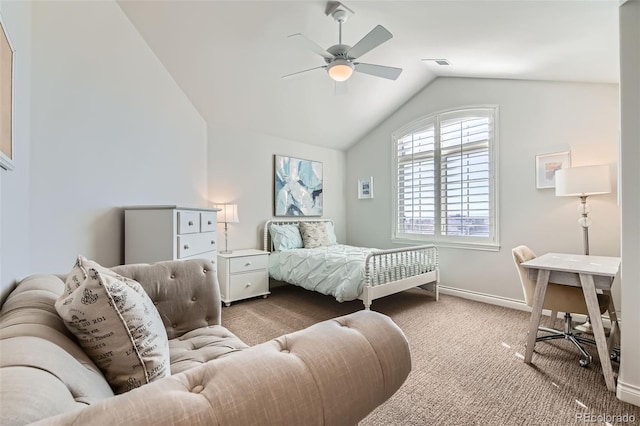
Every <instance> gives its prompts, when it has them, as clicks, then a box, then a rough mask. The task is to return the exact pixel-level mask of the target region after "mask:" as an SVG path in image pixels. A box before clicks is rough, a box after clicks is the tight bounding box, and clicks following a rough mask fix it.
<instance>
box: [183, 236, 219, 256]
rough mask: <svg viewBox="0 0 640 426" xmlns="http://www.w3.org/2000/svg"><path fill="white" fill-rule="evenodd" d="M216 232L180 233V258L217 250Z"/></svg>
mask: <svg viewBox="0 0 640 426" xmlns="http://www.w3.org/2000/svg"><path fill="white" fill-rule="evenodd" d="M216 249H217V246H216V233H215V232H203V233H202V234H188V235H178V259H182V258H184V257H188V256H193V255H196V254H200V253H205V252H208V251H213V250H216Z"/></svg>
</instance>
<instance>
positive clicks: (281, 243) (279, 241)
mask: <svg viewBox="0 0 640 426" xmlns="http://www.w3.org/2000/svg"><path fill="white" fill-rule="evenodd" d="M269 233H270V234H271V242H272V243H273V249H274V250H275V251H281V250H291V249H297V248H302V247H304V245H303V244H302V236H301V235H300V228H298V225H276V224H272V225H271V226H270V227H269Z"/></svg>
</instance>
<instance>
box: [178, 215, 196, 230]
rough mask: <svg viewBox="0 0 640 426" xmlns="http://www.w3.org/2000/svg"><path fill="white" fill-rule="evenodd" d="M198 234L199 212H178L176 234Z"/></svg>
mask: <svg viewBox="0 0 640 426" xmlns="http://www.w3.org/2000/svg"><path fill="white" fill-rule="evenodd" d="M195 232H200V212H191V211H179V212H178V234H193V233H195Z"/></svg>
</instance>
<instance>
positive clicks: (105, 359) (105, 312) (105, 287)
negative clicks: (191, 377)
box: [55, 256, 171, 393]
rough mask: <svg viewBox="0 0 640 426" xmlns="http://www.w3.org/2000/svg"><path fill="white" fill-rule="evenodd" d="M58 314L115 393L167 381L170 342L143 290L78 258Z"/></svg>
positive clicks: (59, 299)
mask: <svg viewBox="0 0 640 426" xmlns="http://www.w3.org/2000/svg"><path fill="white" fill-rule="evenodd" d="M55 306H56V310H57V311H58V314H59V315H60V317H61V318H62V319H63V320H64V323H65V325H66V327H67V328H68V329H69V331H71V333H73V335H74V336H76V338H77V339H78V341H79V343H80V346H82V348H83V349H84V351H85V352H86V353H87V355H89V357H90V358H91V359H92V360H93V362H95V363H96V365H97V366H98V367H99V368H100V370H102V372H103V374H104V375H105V378H106V379H107V381H108V382H109V384H110V385H111V387H112V388H113V390H114V392H115V393H124V392H127V391H129V390H131V389H134V388H137V387H139V386H141V385H143V384H145V383H149V382H152V381H154V380H156V379H161V378H163V377H165V376H169V375H170V374H171V372H170V365H169V340H168V339H167V331H166V330H165V328H164V325H163V324H162V319H161V318H160V314H159V313H158V310H157V309H156V307H155V306H154V305H153V303H152V302H151V299H150V298H149V296H148V295H147V293H145V291H144V289H143V288H142V286H141V285H140V284H139V283H138V282H137V281H134V280H132V279H130V278H125V277H122V276H120V275H118V274H116V273H115V272H113V271H111V270H109V269H107V268H104V267H102V266H100V265H98V264H97V263H95V262H92V261H90V260H87V259H86V258H84V257H83V256H78V260H77V262H76V264H75V266H74V267H73V269H72V270H71V272H70V273H69V275H68V277H67V280H66V283H65V292H64V293H63V294H62V295H61V296H60V297H59V298H58V300H57V301H56V305H55Z"/></svg>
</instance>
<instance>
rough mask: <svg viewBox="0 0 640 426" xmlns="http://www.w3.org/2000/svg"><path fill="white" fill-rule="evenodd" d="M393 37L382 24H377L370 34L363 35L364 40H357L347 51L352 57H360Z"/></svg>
mask: <svg viewBox="0 0 640 426" xmlns="http://www.w3.org/2000/svg"><path fill="white" fill-rule="evenodd" d="M391 37H393V34H391V33H390V32H389V31H388V30H387V29H386V28H385V27H383V26H382V25H378V26H376V27H375V28H374V29H372V30H371V31H369V34H367V35H366V36H364V37H362V40H360V41H359V42H357V43H356V44H355V45H354V46H353V47H352V48H351V49H349V50H348V51H347V56H348V57H349V58H351V59H356V58H359V57H360V56H362V55H364V54H365V53H367V52H369V51H370V50H372V49H374V48H376V47H378V46H380V45H381V44H382V43H384V42H385V41H387V40H389V39H390V38H391Z"/></svg>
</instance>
